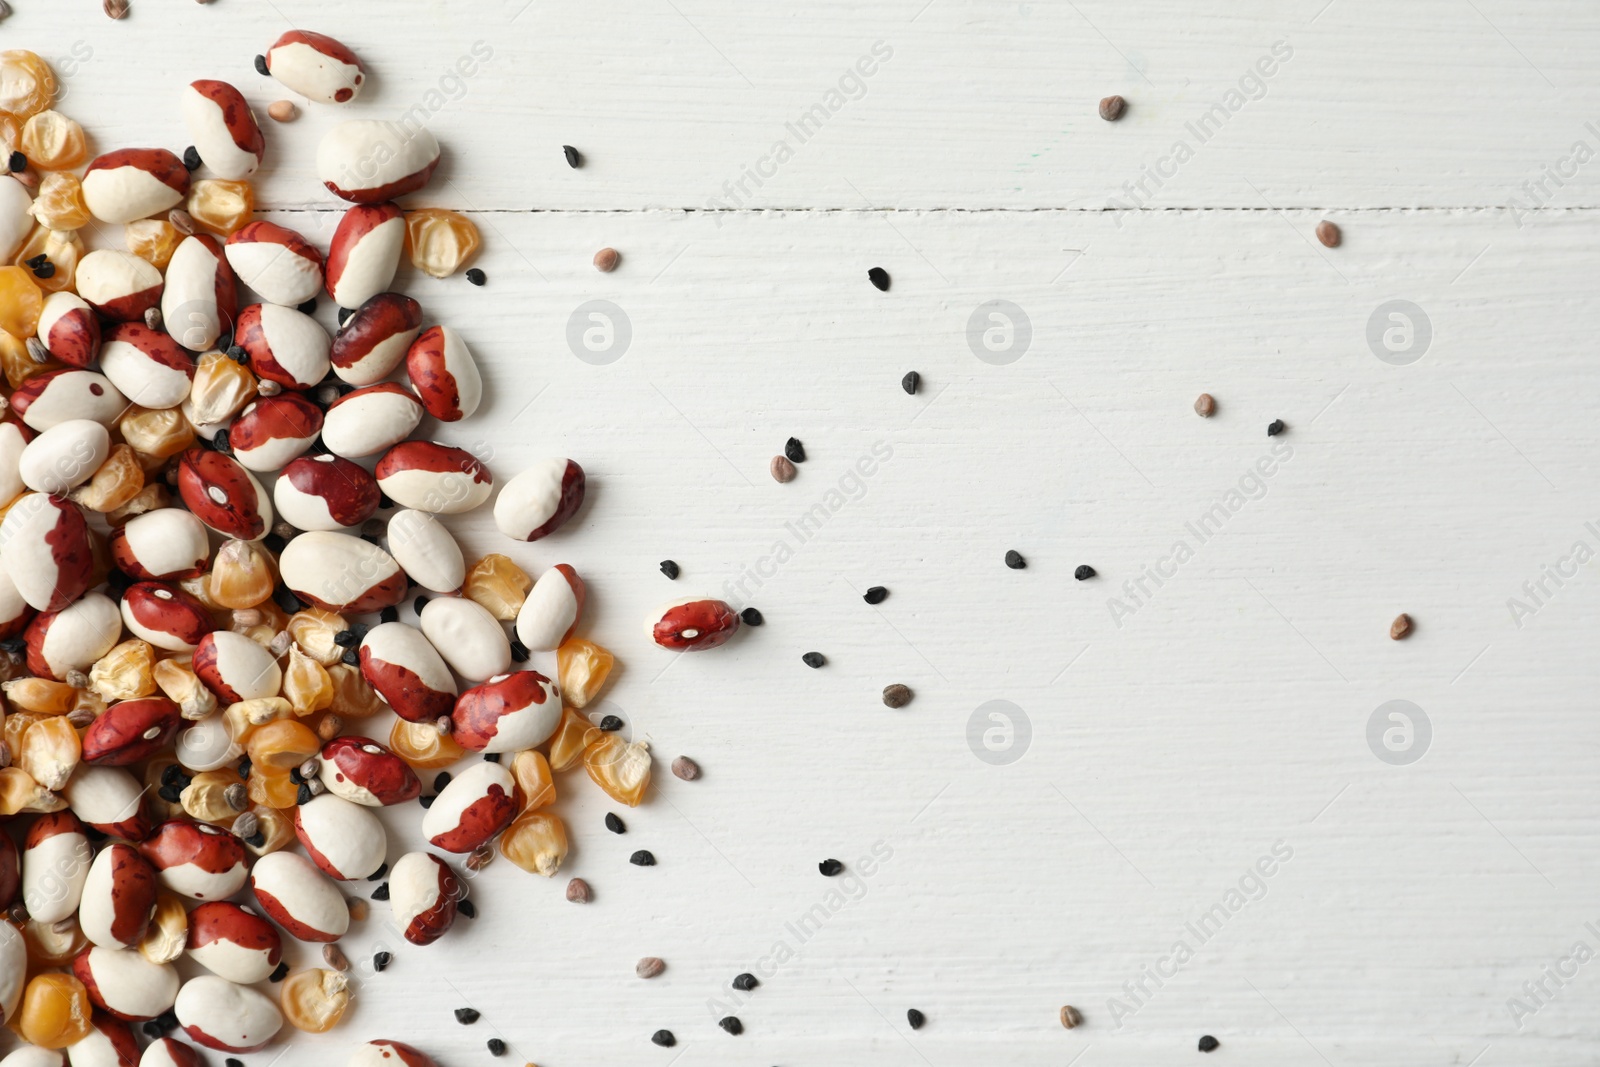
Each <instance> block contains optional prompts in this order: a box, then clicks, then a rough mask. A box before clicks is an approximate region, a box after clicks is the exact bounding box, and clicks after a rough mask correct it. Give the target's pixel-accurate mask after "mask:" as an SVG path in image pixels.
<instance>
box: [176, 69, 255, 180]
mask: <svg viewBox="0 0 1600 1067" xmlns="http://www.w3.org/2000/svg"><path fill="white" fill-rule="evenodd" d="M183 123H184V126H185V127H187V128H188V131H189V140H190V142H191V143H193V144H194V147H195V151H197V152H199V153H200V158H201V160H202V161H204V163H205V165H206V167H207V168H208V169H209V170H210V171H211V173H213V174H215V175H216V176H217V177H219V178H226V179H228V180H230V181H238V180H239V179H241V178H248V177H250V175H252V174H254V173H255V172H256V168H257V167H259V166H261V158H262V156H264V155H265V154H266V151H267V142H266V139H265V138H264V137H262V136H261V127H260V126H258V125H257V124H256V117H255V116H254V115H252V114H251V113H250V105H249V104H248V103H246V102H245V98H244V94H242V93H240V92H239V90H237V89H235V88H234V87H233V86H231V85H229V84H228V83H227V82H220V81H210V80H201V81H196V82H190V83H189V86H188V87H187V88H186V89H184V91H183Z"/></svg>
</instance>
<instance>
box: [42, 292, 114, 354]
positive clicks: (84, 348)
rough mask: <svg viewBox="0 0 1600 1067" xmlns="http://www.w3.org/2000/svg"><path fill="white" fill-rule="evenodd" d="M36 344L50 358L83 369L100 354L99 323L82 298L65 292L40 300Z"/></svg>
mask: <svg viewBox="0 0 1600 1067" xmlns="http://www.w3.org/2000/svg"><path fill="white" fill-rule="evenodd" d="M38 331H39V340H40V341H42V342H44V346H45V348H47V349H49V351H50V354H51V355H52V356H54V357H56V358H57V359H59V360H60V361H61V362H63V363H65V364H67V365H68V366H72V367H87V366H89V365H91V364H92V363H94V361H95V359H96V357H97V356H98V355H99V353H100V320H99V319H98V318H96V317H95V313H94V309H93V308H91V307H90V306H89V304H88V302H87V301H86V300H84V299H83V297H81V296H79V295H78V294H77V293H70V292H67V291H65V290H63V291H62V292H59V293H51V294H50V295H49V296H47V297H45V298H44V307H43V308H42V309H41V310H40V312H39V327H38Z"/></svg>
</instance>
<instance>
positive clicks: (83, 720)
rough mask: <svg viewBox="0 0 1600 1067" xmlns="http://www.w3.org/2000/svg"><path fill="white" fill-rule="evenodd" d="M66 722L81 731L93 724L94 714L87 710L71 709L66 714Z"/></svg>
mask: <svg viewBox="0 0 1600 1067" xmlns="http://www.w3.org/2000/svg"><path fill="white" fill-rule="evenodd" d="M67 721H68V722H70V723H71V724H72V725H74V726H76V727H79V728H80V729H81V728H82V727H85V726H88V725H89V724H90V723H92V722H94V712H93V711H90V710H89V709H88V708H73V709H72V710H71V711H69V712H67Z"/></svg>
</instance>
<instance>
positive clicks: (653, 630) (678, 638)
mask: <svg viewBox="0 0 1600 1067" xmlns="http://www.w3.org/2000/svg"><path fill="white" fill-rule="evenodd" d="M644 629H645V633H647V634H648V635H649V636H650V640H652V641H654V642H655V643H656V644H658V645H660V646H661V647H662V648H666V649H671V650H672V651H674V652H700V651H703V650H705V649H708V648H716V647H717V646H718V645H720V644H722V643H723V642H725V641H727V640H728V638H730V637H732V636H733V635H734V634H735V633H736V632H737V631H738V629H739V615H738V613H737V612H735V611H734V610H733V608H731V607H729V606H728V605H727V604H725V603H724V602H722V601H720V600H706V599H699V598H695V597H690V598H689V599H687V600H675V601H673V602H672V603H670V604H664V605H662V606H661V607H660V608H658V609H657V610H656V611H655V612H654V613H653V614H652V615H650V616H649V617H648V618H646V619H645V623H644Z"/></svg>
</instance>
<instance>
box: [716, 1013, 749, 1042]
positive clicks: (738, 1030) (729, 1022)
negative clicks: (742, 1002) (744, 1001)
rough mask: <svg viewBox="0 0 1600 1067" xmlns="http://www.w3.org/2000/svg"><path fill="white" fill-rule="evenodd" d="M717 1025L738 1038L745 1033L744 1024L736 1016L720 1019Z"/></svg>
mask: <svg viewBox="0 0 1600 1067" xmlns="http://www.w3.org/2000/svg"><path fill="white" fill-rule="evenodd" d="M717 1025H718V1026H720V1027H722V1028H723V1029H724V1030H726V1031H728V1033H730V1034H732V1035H734V1036H735V1037H738V1036H739V1035H740V1034H742V1033H744V1023H742V1022H740V1021H739V1020H738V1019H737V1018H736V1017H735V1016H732V1015H730V1016H728V1017H727V1018H726V1019H718V1020H717Z"/></svg>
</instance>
